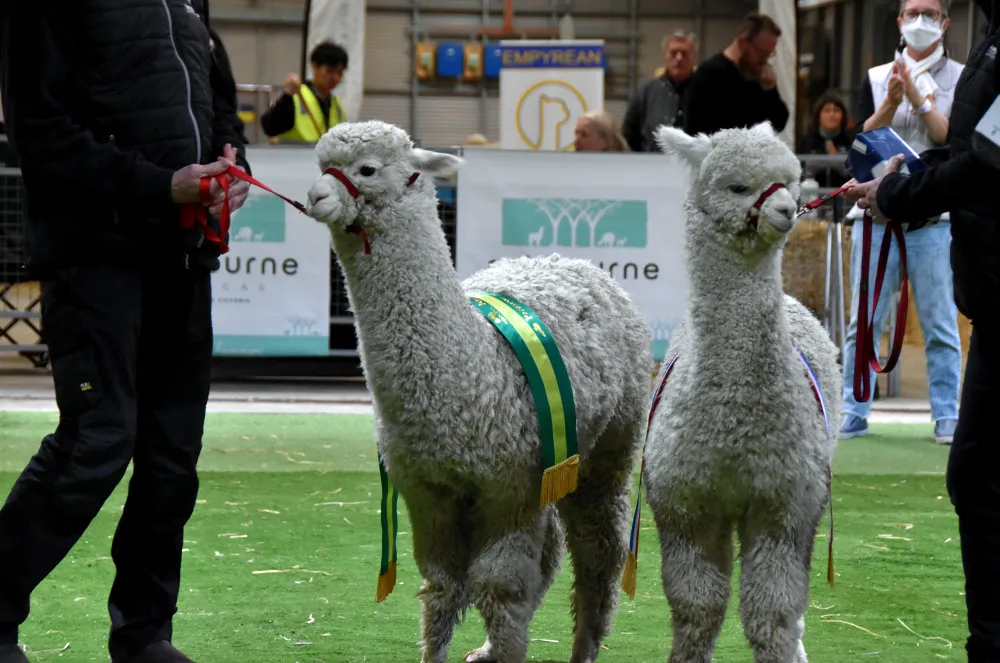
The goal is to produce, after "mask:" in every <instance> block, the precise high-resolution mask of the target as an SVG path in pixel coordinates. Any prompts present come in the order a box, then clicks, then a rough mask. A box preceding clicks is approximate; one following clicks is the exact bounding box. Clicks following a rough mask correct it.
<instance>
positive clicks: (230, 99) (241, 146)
mask: <svg viewBox="0 0 1000 663" xmlns="http://www.w3.org/2000/svg"><path fill="white" fill-rule="evenodd" d="M209 34H210V35H211V37H212V43H213V48H212V72H211V79H212V80H211V83H212V110H213V123H212V137H213V145H212V148H213V150H214V152H213V153H214V154H215V156H217V157H219V156H222V153H223V148H225V146H226V143H229V144H230V145H232V146H233V149H234V150H236V163H237V164H239V165H240V166H242V167H243V170H245V171H246V172H247V173H250V164H249V162H247V149H246V145H247V143H248V142H250V141H248V140H247V137H246V135H245V134H244V129H245V127H244V125H243V120H241V119H240V116H239V115H238V114H237V112H236V105H237V101H236V79H235V78H234V77H233V70H232V67H231V66H230V64H229V55H228V54H227V53H226V49H225V47H224V46H223V45H222V40H221V39H219V35H218V34H216V33H215V31H214V30H212V29H211V28H209Z"/></svg>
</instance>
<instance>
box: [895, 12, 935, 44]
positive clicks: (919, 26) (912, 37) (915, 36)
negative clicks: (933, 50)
mask: <svg viewBox="0 0 1000 663" xmlns="http://www.w3.org/2000/svg"><path fill="white" fill-rule="evenodd" d="M942 34H943V33H942V32H941V24H940V23H935V22H933V21H931V20H930V19H928V18H926V17H924V16H918V17H916V18H915V19H913V20H911V21H907V22H906V23H904V24H903V39H905V40H906V43H907V45H908V46H910V47H911V48H913V49H914V50H917V51H925V50H927V49H928V48H930V47H931V45H932V44H934V42H936V41H938V40H940V39H941V35H942Z"/></svg>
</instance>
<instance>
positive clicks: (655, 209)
mask: <svg viewBox="0 0 1000 663" xmlns="http://www.w3.org/2000/svg"><path fill="white" fill-rule="evenodd" d="M463 156H464V158H465V159H466V161H467V163H466V165H465V166H463V168H462V169H461V171H459V175H458V222H457V226H458V230H457V233H458V234H457V237H456V267H457V269H458V275H459V277H460V278H466V277H468V276H469V275H471V274H472V273H473V272H476V271H478V270H480V269H483V268H485V267H487V266H488V265H489V264H490V262H491V261H493V260H495V259H497V258H500V257H515V256H521V255H527V256H544V255H549V254H552V253H558V254H560V255H564V256H568V257H574V258H586V259H589V260H591V261H593V262H595V263H597V264H598V265H600V266H601V267H603V268H604V269H606V270H608V272H609V273H610V274H611V276H613V277H614V278H615V280H617V281H618V282H619V283H621V285H622V286H623V287H624V288H625V289H626V290H627V291H628V292H629V293H630V294H631V295H632V297H634V298H635V301H636V303H637V304H638V305H639V307H640V308H641V309H642V311H643V313H644V315H645V317H646V322H647V324H648V325H649V327H650V330H651V332H652V335H653V354H654V355H655V356H656V359H657V360H662V359H663V355H664V353H665V352H666V349H667V347H668V345H669V343H670V335H671V333H672V332H673V330H674V328H675V327H676V326H677V324H678V323H679V322H680V321H681V318H682V317H683V315H684V307H685V302H686V297H687V275H686V273H685V268H684V241H685V240H684V212H683V209H682V204H683V201H684V197H685V193H686V191H687V186H688V180H689V175H688V172H687V170H686V169H685V168H684V167H683V166H682V165H681V164H680V163H679V162H678V161H676V160H675V159H674V158H672V157H667V156H664V155H662V154H646V153H642V154H639V153H636V154H631V153H625V154H623V153H618V152H581V153H574V154H565V153H561V152H527V151H522V150H491V149H485V148H477V149H475V150H465V152H464V155H463Z"/></svg>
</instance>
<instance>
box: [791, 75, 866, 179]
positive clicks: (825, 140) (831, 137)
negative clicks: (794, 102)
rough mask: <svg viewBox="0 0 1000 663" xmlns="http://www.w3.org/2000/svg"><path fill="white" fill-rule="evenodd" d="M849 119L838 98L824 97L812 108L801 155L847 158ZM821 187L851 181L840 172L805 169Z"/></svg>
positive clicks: (850, 136) (851, 134) (851, 132)
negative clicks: (826, 155)
mask: <svg viewBox="0 0 1000 663" xmlns="http://www.w3.org/2000/svg"><path fill="white" fill-rule="evenodd" d="M854 133H855V132H854V129H852V128H851V115H850V113H849V112H848V111H847V105H846V104H845V103H844V101H843V99H841V98H840V97H839V96H838V95H836V94H833V93H827V94H824V95H823V96H822V97H820V99H819V101H817V102H816V105H815V106H813V113H812V122H811V123H810V124H809V133H807V134H805V135H804V136H802V138H801V139H800V140H799V153H800V154H843V155H845V157H846V154H847V152H848V150H850V149H851V143H852V142H853V141H854ZM806 170H807V171H810V172H811V173H812V175H813V177H815V178H816V181H817V182H818V183H819V185H820V186H821V187H839V186H841V185H842V184H844V183H845V182H847V180H849V179H851V176H850V174H849V173H848V172H847V171H846V170H845V169H844V168H843V167H839V168H808V167H807V168H806Z"/></svg>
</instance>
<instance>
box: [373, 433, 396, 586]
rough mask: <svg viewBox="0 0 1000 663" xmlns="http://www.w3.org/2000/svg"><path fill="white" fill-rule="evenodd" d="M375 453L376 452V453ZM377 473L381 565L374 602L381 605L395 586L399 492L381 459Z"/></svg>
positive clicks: (380, 458)
mask: <svg viewBox="0 0 1000 663" xmlns="http://www.w3.org/2000/svg"><path fill="white" fill-rule="evenodd" d="M376 453H377V452H376ZM378 473H379V476H380V478H381V479H382V517H381V519H382V563H381V565H380V566H379V570H378V589H377V590H376V591H375V602H376V603H381V602H382V601H384V600H385V599H386V597H387V596H389V594H391V593H392V588H393V587H395V586H396V533H397V532H398V531H399V508H398V501H399V491H397V490H396V486H395V485H394V484H393V483H392V479H390V478H389V473H388V472H386V471H385V464H384V463H383V462H382V457H381V456H379V459H378Z"/></svg>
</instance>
